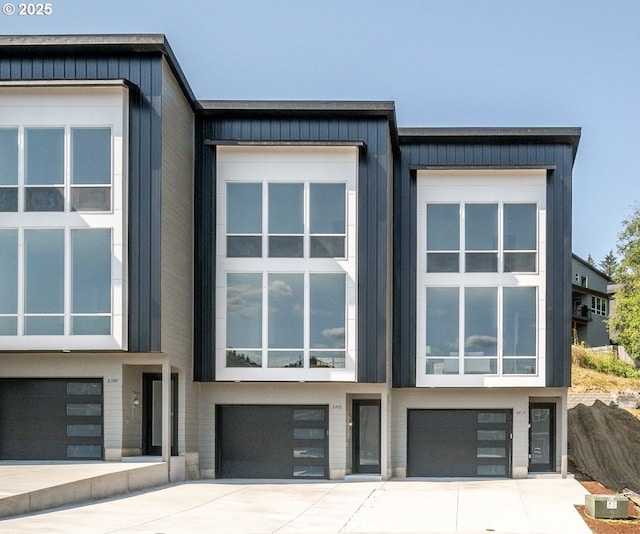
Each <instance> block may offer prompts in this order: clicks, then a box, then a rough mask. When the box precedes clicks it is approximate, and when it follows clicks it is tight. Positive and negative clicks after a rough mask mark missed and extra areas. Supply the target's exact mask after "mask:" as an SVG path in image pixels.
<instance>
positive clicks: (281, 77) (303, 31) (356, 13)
mask: <svg viewBox="0 0 640 534" xmlns="http://www.w3.org/2000/svg"><path fill="white" fill-rule="evenodd" d="M7 3H13V4H14V5H15V6H16V7H17V6H18V3H19V2H17V1H16V2H13V1H12V2H9V1H7V0H0V6H4V5H6V4H7ZM50 3H51V8H52V14H51V15H48V16H19V15H17V14H13V15H11V16H8V15H4V14H2V13H0V34H2V35H12V34H60V33H164V34H166V35H167V38H168V39H169V42H170V44H171V46H172V48H173V50H174V52H175V54H176V57H177V58H178V61H179V62H180V64H181V66H182V68H183V70H184V72H185V75H186V77H187V79H188V80H189V83H190V85H191V87H192V89H193V91H194V93H195V95H196V96H197V97H198V98H201V99H302V100H305V99H345V100H394V101H395V102H396V109H397V116H398V123H399V125H400V126H580V127H582V139H581V142H580V148H579V150H578V157H577V159H576V164H575V167H574V184H573V185H574V187H573V207H574V211H573V250H574V252H576V253H577V254H579V255H580V256H583V257H585V258H586V257H587V255H588V254H589V253H591V255H592V256H593V258H594V259H595V260H596V262H599V261H600V260H601V259H602V258H603V257H604V255H605V254H606V253H607V252H608V251H609V250H610V249H614V251H615V247H616V243H617V233H618V232H619V231H620V229H621V221H622V219H624V218H625V217H627V216H629V215H630V214H631V211H632V208H633V205H634V202H638V201H640V1H638V0H610V1H608V2H604V1H601V0H395V1H393V2H392V1H390V0H389V1H381V0H313V1H311V0H225V1H221V0H208V1H207V0H200V1H198V0H180V1H168V0H155V1H151V0H147V1H140V0H127V1H125V0H103V1H102V2H99V1H95V0H91V1H89V0H51V2H50Z"/></svg>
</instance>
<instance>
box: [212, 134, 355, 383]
mask: <svg viewBox="0 0 640 534" xmlns="http://www.w3.org/2000/svg"><path fill="white" fill-rule="evenodd" d="M357 156H358V155H357V149H356V148H354V147H218V148H217V171H218V172H217V178H218V254H217V258H218V261H217V277H218V281H219V284H220V285H219V288H220V289H219V291H218V305H217V337H216V339H217V342H218V346H217V355H216V377H217V378H218V379H219V380H318V381H319V380H340V381H347V380H349V381H350V380H355V376H356V375H355V370H356V347H355V340H356V327H355V325H356V320H355V319H356V318H355V313H356V288H357V280H356V258H355V250H356V195H357V168H358V157H357ZM221 286H222V287H221Z"/></svg>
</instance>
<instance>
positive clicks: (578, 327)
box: [571, 254, 612, 347]
mask: <svg viewBox="0 0 640 534" xmlns="http://www.w3.org/2000/svg"><path fill="white" fill-rule="evenodd" d="M571 272H572V282H571V300H572V301H573V315H572V317H571V328H572V332H573V342H574V343H576V344H579V343H584V344H585V345H586V346H587V347H602V346H605V345H610V344H611V341H610V336H609V331H608V330H607V325H606V324H605V320H606V319H607V317H608V316H609V313H610V311H611V310H610V306H609V305H610V299H611V297H612V295H611V293H609V292H608V289H607V288H608V286H609V285H610V284H611V283H612V280H611V278H609V277H608V276H607V275H606V274H605V273H603V272H602V271H601V270H599V269H598V268H596V267H594V266H593V265H590V264H589V263H588V262H587V261H586V260H583V259H582V258H581V257H580V256H578V255H576V254H572V255H571Z"/></svg>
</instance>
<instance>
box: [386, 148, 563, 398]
mask: <svg viewBox="0 0 640 534" xmlns="http://www.w3.org/2000/svg"><path fill="white" fill-rule="evenodd" d="M574 155H575V147H574V146H572V145H571V144H568V143H567V144H564V143H560V142H558V143H546V144H543V143H530V144H529V143H523V144H505V143H504V142H503V143H495V144H493V143H479V142H477V141H475V142H471V143H469V144H462V143H451V142H446V141H444V140H443V141H441V142H434V141H433V140H431V141H427V140H426V141H425V142H424V143H418V142H411V143H408V142H407V143H404V144H402V140H401V156H400V160H399V161H400V162H399V164H398V165H396V172H395V178H394V180H395V182H394V199H393V203H394V205H393V212H394V214H395V215H394V216H395V220H394V259H393V266H394V283H393V293H394V296H393V299H394V326H393V356H392V359H393V367H392V368H393V373H392V384H393V387H396V388H406V387H415V384H416V367H415V366H416V346H415V340H416V323H415V312H416V296H417V295H416V266H417V241H416V234H415V231H416V229H417V226H416V224H417V221H416V217H417V200H416V173H415V171H412V170H411V168H415V167H419V166H422V167H428V166H433V167H437V166H442V167H452V168H455V167H466V168H469V167H474V166H477V167H485V168H487V167H491V166H500V167H511V166H513V167H518V166H531V167H536V166H537V167H539V168H547V169H549V170H548V171H547V172H548V180H547V236H546V242H547V264H546V269H547V293H546V306H547V313H546V318H545V321H546V325H545V327H546V336H547V337H546V352H547V356H546V363H547V365H546V386H547V387H568V386H569V385H570V383H571V362H570V358H569V354H568V351H569V347H570V342H571V339H570V334H571V333H570V330H569V326H568V325H569V324H570V320H571V173H572V167H573V158H574ZM407 273H410V274H407Z"/></svg>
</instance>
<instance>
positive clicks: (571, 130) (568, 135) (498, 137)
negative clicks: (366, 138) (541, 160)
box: [398, 126, 582, 159]
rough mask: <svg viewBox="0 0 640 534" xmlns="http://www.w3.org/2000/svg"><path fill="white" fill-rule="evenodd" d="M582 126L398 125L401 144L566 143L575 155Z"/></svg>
mask: <svg viewBox="0 0 640 534" xmlns="http://www.w3.org/2000/svg"><path fill="white" fill-rule="evenodd" d="M581 133H582V128H580V127H573V126H570V127H565V126H549V127H452V128H398V138H399V141H400V144H417V143H429V142H443V141H446V142H448V143H453V144H464V143H498V144H515V143H519V142H521V143H545V144H567V145H571V147H572V148H573V158H574V159H575V157H576V153H577V151H578V144H579V143H580V135H581Z"/></svg>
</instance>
